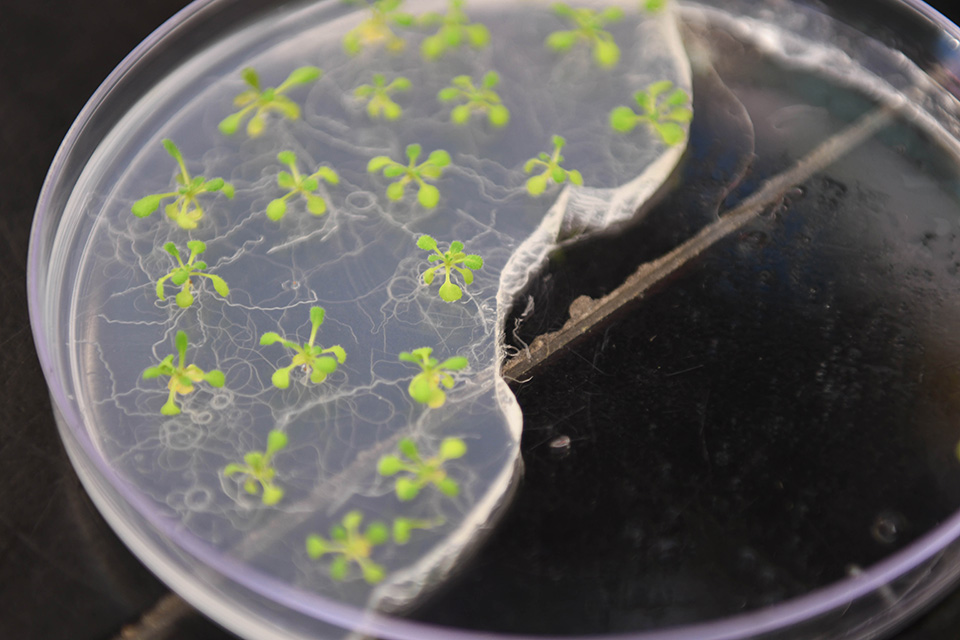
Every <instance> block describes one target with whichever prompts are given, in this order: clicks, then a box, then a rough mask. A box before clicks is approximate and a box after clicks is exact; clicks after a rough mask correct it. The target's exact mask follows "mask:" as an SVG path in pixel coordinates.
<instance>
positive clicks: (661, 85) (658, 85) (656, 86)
mask: <svg viewBox="0 0 960 640" xmlns="http://www.w3.org/2000/svg"><path fill="white" fill-rule="evenodd" d="M671 87H673V82H671V81H670V80H661V81H659V82H654V83H653V84H651V85H650V86H649V87H647V93H648V94H650V97H651V98H656V97H657V96H658V95H660V94H661V93H663V92H664V91H669V90H670V88H671Z"/></svg>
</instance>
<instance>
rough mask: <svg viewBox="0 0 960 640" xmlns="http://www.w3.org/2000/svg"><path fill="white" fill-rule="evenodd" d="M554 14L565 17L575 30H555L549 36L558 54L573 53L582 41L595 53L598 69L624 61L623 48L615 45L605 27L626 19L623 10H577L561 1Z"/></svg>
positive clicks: (548, 42)
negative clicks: (621, 59) (621, 55)
mask: <svg viewBox="0 0 960 640" xmlns="http://www.w3.org/2000/svg"><path fill="white" fill-rule="evenodd" d="M553 11H554V13H556V14H557V15H558V16H560V17H561V18H564V19H566V20H567V21H569V22H571V23H572V24H573V26H574V28H573V29H570V30H567V31H554V32H553V33H551V34H550V35H549V36H547V41H546V45H547V46H548V47H549V48H551V49H553V50H554V51H557V52H565V51H569V50H570V49H572V48H573V46H574V45H575V44H577V43H578V42H584V43H586V44H588V45H589V46H590V48H591V49H592V50H593V61H594V62H595V63H596V64H597V66H599V67H602V68H605V69H609V68H611V67H615V66H617V63H618V62H620V47H618V46H617V43H616V42H614V39H613V36H612V35H610V32H609V31H605V30H604V29H603V27H605V26H606V25H607V24H609V23H611V22H618V21H620V20H622V19H623V10H622V9H620V8H619V7H610V8H608V9H604V10H602V11H594V10H593V9H587V8H578V9H574V8H572V7H570V6H569V5H566V4H563V3H562V2H558V3H556V4H555V5H553Z"/></svg>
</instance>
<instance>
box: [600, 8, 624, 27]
mask: <svg viewBox="0 0 960 640" xmlns="http://www.w3.org/2000/svg"><path fill="white" fill-rule="evenodd" d="M597 17H599V18H600V20H602V21H603V22H604V23H609V22H618V21H620V20H623V9H621V8H620V7H607V8H606V9H604V10H603V11H601V12H600V15H599V16H597Z"/></svg>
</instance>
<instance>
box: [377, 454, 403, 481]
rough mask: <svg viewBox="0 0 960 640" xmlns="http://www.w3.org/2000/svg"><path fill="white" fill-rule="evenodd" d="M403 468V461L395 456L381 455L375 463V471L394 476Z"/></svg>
mask: <svg viewBox="0 0 960 640" xmlns="http://www.w3.org/2000/svg"><path fill="white" fill-rule="evenodd" d="M402 470H403V462H402V461H401V460H400V458H398V457H397V456H383V457H382V458H380V462H379V463H378V464H377V473H379V474H380V475H382V476H394V475H396V474H398V473H400V472H401V471H402Z"/></svg>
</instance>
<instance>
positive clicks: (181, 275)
mask: <svg viewBox="0 0 960 640" xmlns="http://www.w3.org/2000/svg"><path fill="white" fill-rule="evenodd" d="M163 248H164V250H165V251H166V252H167V253H169V254H170V255H171V256H173V257H174V259H176V261H177V265H178V266H176V267H174V268H173V270H171V271H170V273H168V274H167V275H165V276H163V277H162V278H160V280H158V281H157V298H159V299H161V300H163V285H164V283H165V282H166V281H167V280H170V282H172V283H173V284H175V285H176V286H178V287H180V292H179V293H178V294H177V297H176V300H177V306H178V307H180V308H181V309H186V308H187V307H189V306H190V305H192V304H193V300H194V298H193V288H194V286H195V284H194V282H193V278H208V279H209V280H210V282H212V283H213V288H214V289H216V291H217V293H219V294H220V295H221V296H223V297H227V296H228V295H230V287H228V286H227V283H226V282H225V281H224V279H223V278H221V277H220V276H215V275H213V274H210V273H203V270H204V269H206V268H207V263H206V262H203V261H197V256H199V255H200V254H201V253H203V252H204V251H206V250H207V245H206V244H204V243H203V242H200V241H199V240H191V241H189V242H188V243H187V248H188V249H189V250H190V257H189V258H188V259H187V261H186V262H184V261H183V259H182V258H181V257H180V251H179V250H178V249H177V245H176V244H174V243H172V242H168V243H166V244H165V245H163Z"/></svg>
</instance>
